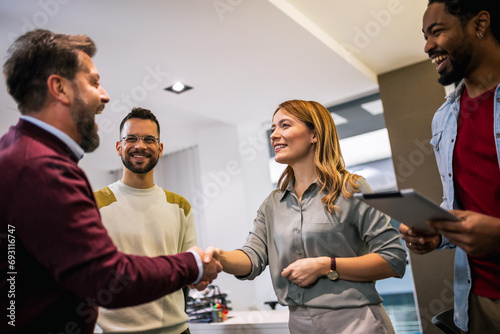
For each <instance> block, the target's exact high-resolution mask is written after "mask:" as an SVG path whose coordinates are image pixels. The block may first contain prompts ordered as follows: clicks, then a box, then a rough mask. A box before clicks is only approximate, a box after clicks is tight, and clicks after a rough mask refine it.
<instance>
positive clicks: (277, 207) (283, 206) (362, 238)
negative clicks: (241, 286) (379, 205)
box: [217, 100, 406, 334]
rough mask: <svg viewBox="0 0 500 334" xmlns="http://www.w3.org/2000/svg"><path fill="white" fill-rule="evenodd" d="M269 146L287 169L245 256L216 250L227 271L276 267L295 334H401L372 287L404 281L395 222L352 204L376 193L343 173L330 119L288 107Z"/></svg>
mask: <svg viewBox="0 0 500 334" xmlns="http://www.w3.org/2000/svg"><path fill="white" fill-rule="evenodd" d="M271 144H272V146H273V147H274V150H275V153H276V156H275V160H276V161H277V162H278V163H282V164H287V165H288V166H287V168H286V169H285V171H284V172H283V175H282V176H281V178H280V180H279V182H278V189H276V190H274V191H273V192H272V193H271V194H270V195H269V196H268V197H267V198H266V199H265V200H264V203H262V205H261V207H260V208H259V210H258V213H257V218H256V219H255V221H254V228H253V230H252V231H251V232H250V234H249V237H248V239H247V242H246V243H245V244H244V245H243V247H242V248H241V249H239V250H234V251H223V250H220V249H218V250H217V251H218V258H219V260H220V262H221V264H222V265H223V267H224V269H223V270H224V271H226V272H227V273H230V274H233V275H236V276H237V277H238V278H239V279H254V278H255V277H256V276H258V275H260V273H262V271H264V269H265V268H266V266H268V265H269V268H270V271H271V278H272V282H273V286H274V290H275V292H276V295H277V297H278V301H279V302H280V304H282V305H285V306H288V307H289V310H290V320H289V328H290V332H291V333H301V334H302V333H318V334H319V333H321V334H324V333H349V334H351V333H394V329H393V328H392V325H391V322H390V320H389V318H388V316H387V314H386V312H385V310H384V309H383V307H382V305H381V302H382V298H381V297H380V295H379V294H378V293H377V291H376V289H375V281H376V280H379V279H384V278H388V277H402V276H403V274H404V271H405V267H406V264H405V259H406V253H405V251H404V250H403V247H402V245H401V242H400V240H399V233H398V232H397V231H396V230H395V229H394V228H393V227H392V226H391V224H390V218H389V217H388V216H386V215H384V214H382V213H381V212H378V211H376V210H375V209H373V208H371V207H369V206H367V205H366V204H364V203H362V202H360V201H359V200H357V199H355V198H353V196H352V194H353V193H354V192H358V191H361V192H371V188H370V186H369V185H368V184H367V183H366V181H365V180H364V179H363V178H362V177H360V176H358V175H353V174H351V173H349V172H348V171H347V170H346V169H345V164H344V160H343V158H342V153H341V151H340V145H339V139H338V136H337V130H336V128H335V124H334V122H333V119H332V116H331V114H330V113H329V112H328V110H327V109H326V108H325V107H323V106H322V105H321V104H319V103H317V102H314V101H301V100H292V101H286V102H283V103H282V104H280V105H279V107H278V108H277V109H276V111H275V112H274V115H273V120H272V134H271Z"/></svg>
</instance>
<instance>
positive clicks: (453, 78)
mask: <svg viewBox="0 0 500 334" xmlns="http://www.w3.org/2000/svg"><path fill="white" fill-rule="evenodd" d="M451 51H452V52H449V53H448V57H449V59H450V64H451V71H449V72H445V73H443V74H441V76H440V77H439V79H438V82H439V83H440V84H441V85H443V86H448V85H451V84H452V83H458V82H459V81H461V80H462V79H463V78H465V75H466V72H467V68H468V67H469V64H470V61H471V58H472V46H471V44H470V43H469V42H468V41H464V42H463V43H461V44H460V45H458V46H457V47H455V48H454V49H453V50H451ZM451 54H453V55H454V57H453V60H452V59H451Z"/></svg>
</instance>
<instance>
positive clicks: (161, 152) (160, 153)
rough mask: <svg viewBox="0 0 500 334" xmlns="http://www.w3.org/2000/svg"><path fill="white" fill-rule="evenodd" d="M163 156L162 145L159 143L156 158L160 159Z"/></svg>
mask: <svg viewBox="0 0 500 334" xmlns="http://www.w3.org/2000/svg"><path fill="white" fill-rule="evenodd" d="M162 154H163V143H160V146H159V147H158V158H159V157H161V155H162Z"/></svg>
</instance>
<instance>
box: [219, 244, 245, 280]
mask: <svg viewBox="0 0 500 334" xmlns="http://www.w3.org/2000/svg"><path fill="white" fill-rule="evenodd" d="M219 262H220V263H221V264H222V270H223V271H224V272H226V273H228V274H232V275H236V276H247V275H248V274H250V272H251V271H252V263H251V262H250V258H249V257H248V256H247V255H246V254H245V253H244V252H242V251H240V250H234V251H224V250H222V249H220V250H219Z"/></svg>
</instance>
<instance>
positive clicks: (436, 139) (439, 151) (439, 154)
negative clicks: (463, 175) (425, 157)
mask: <svg viewBox="0 0 500 334" xmlns="http://www.w3.org/2000/svg"><path fill="white" fill-rule="evenodd" d="M442 138H443V131H442V130H441V131H439V132H437V133H435V134H434V135H433V136H432V138H431V141H430V144H431V145H432V148H433V150H434V155H435V157H436V163H437V166H438V169H439V175H440V176H441V179H443V178H444V174H445V169H444V167H445V164H444V160H443V159H445V157H444V156H443V147H442V141H441V139H442Z"/></svg>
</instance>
